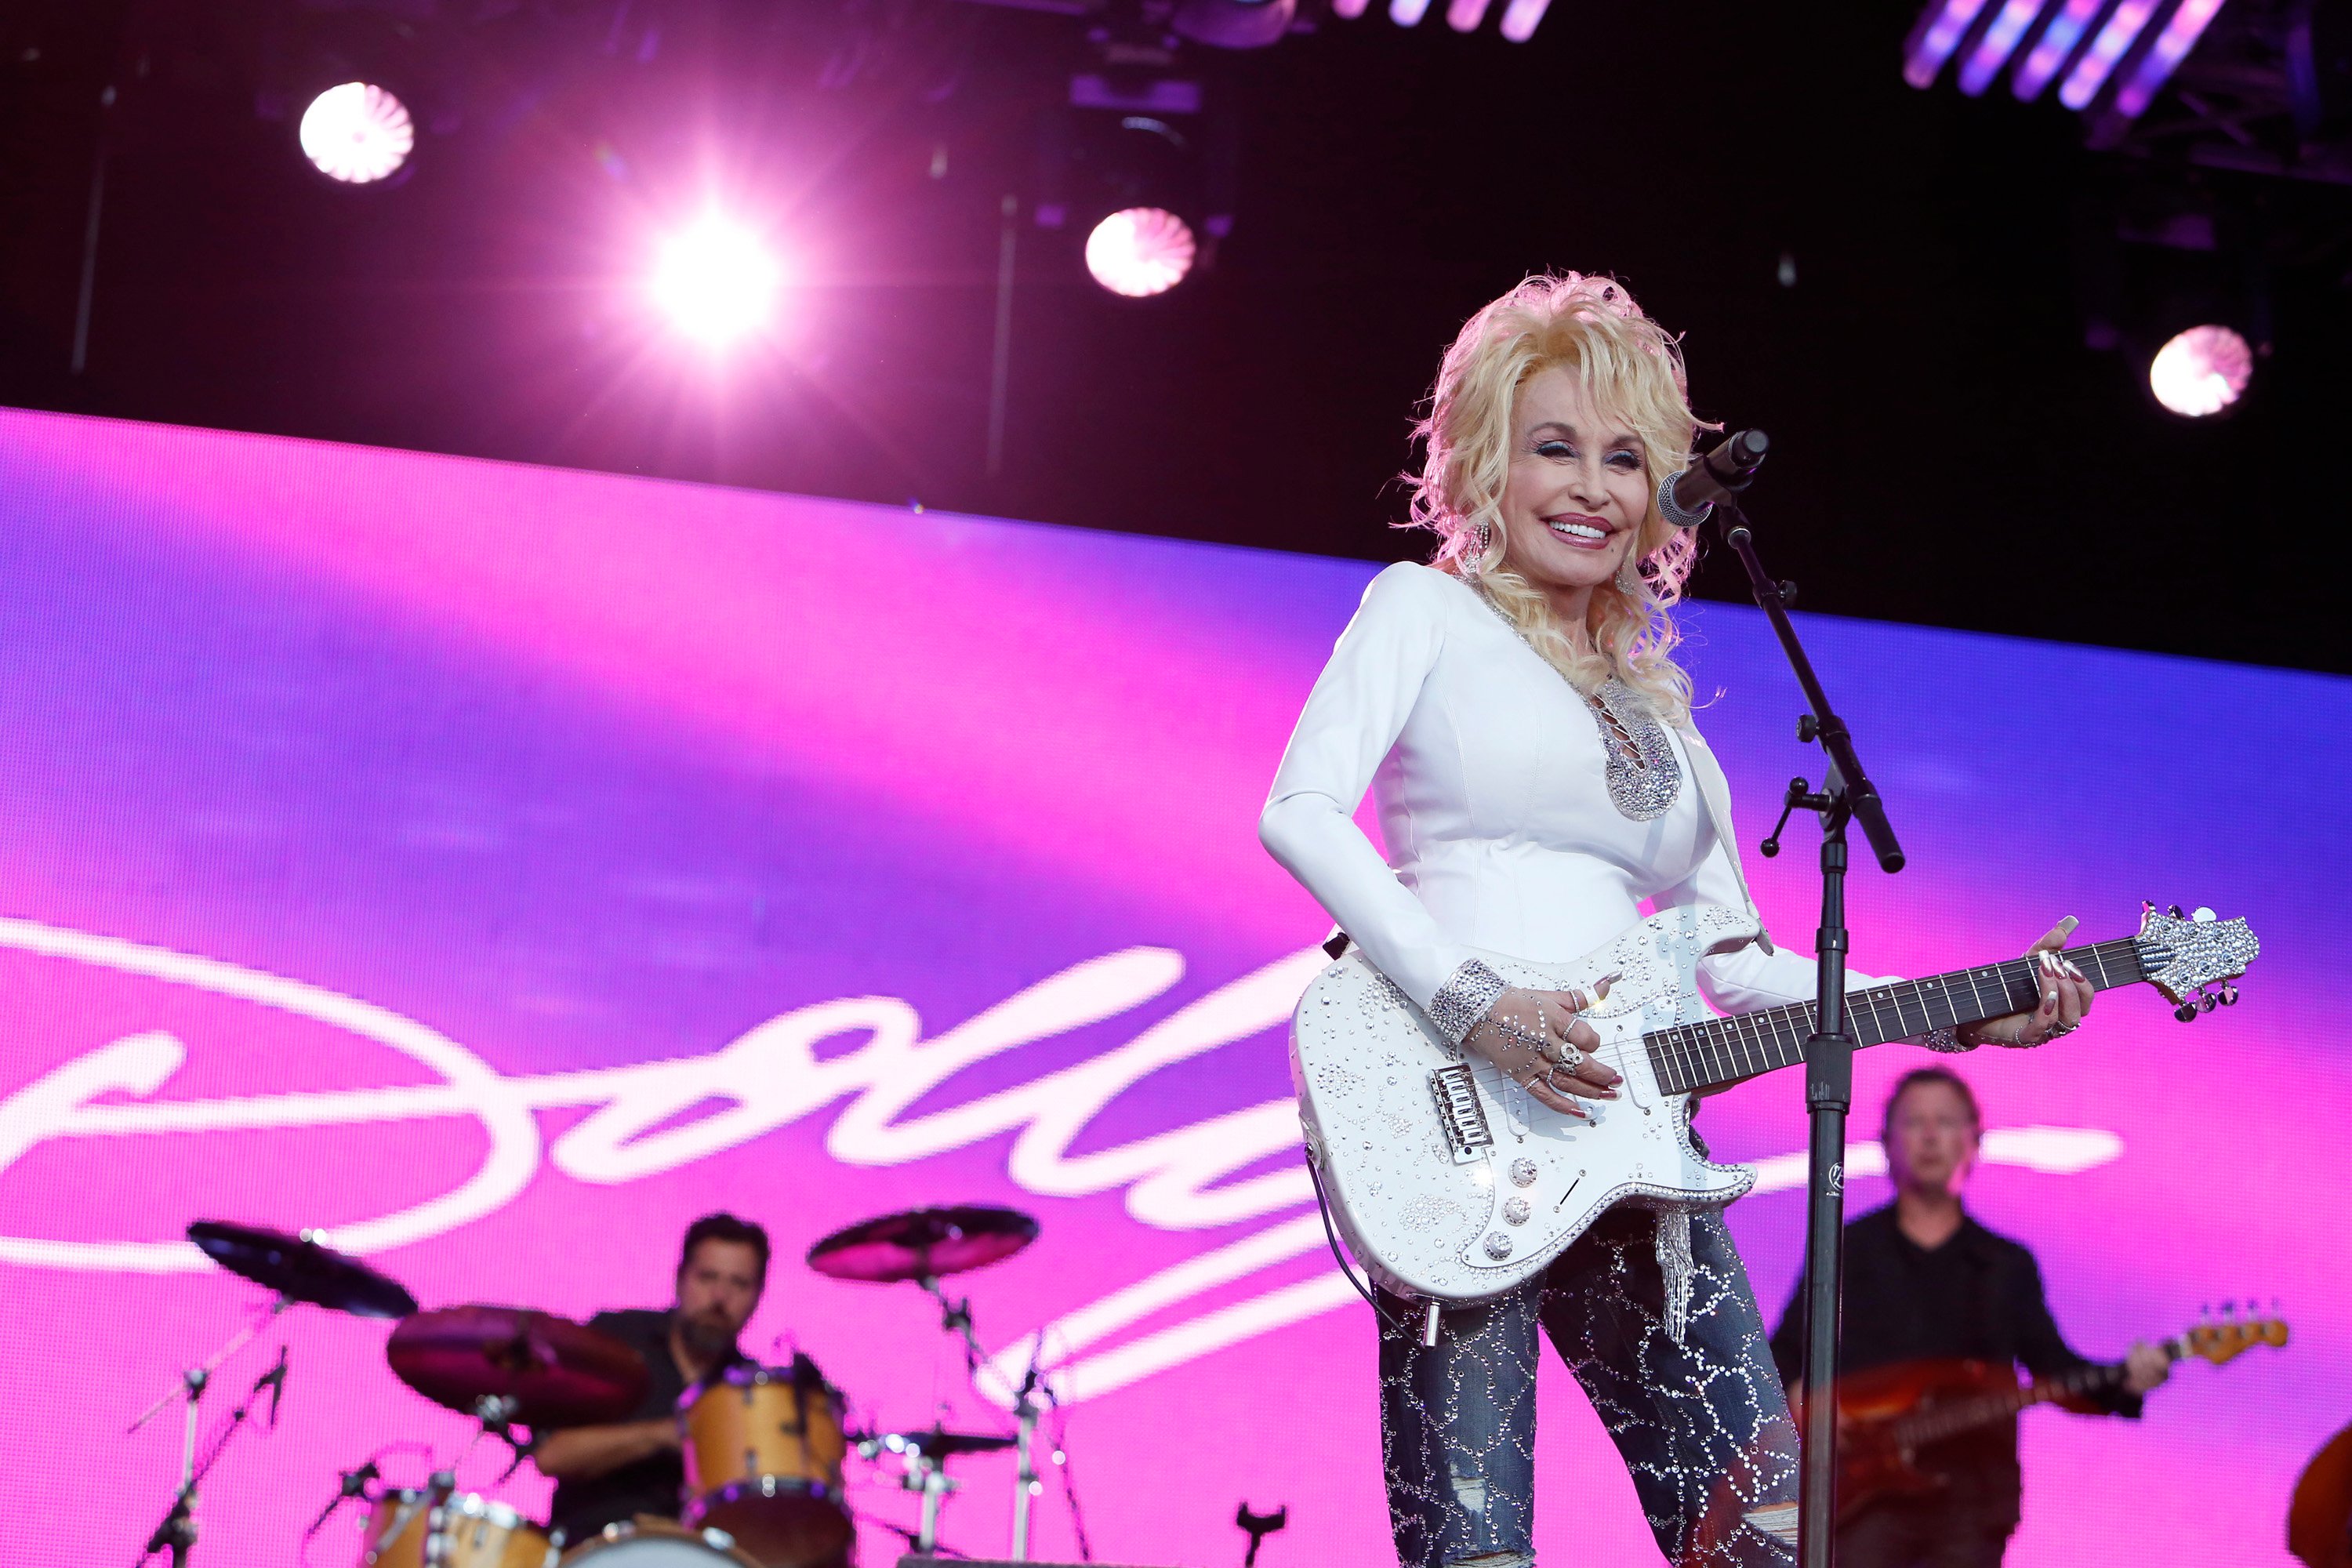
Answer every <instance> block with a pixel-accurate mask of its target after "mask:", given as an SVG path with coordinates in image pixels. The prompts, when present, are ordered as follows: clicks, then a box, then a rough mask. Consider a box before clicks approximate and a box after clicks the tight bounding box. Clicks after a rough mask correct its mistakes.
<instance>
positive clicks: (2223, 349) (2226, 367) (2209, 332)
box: [2147, 326, 2254, 419]
mask: <svg viewBox="0 0 2352 1568" xmlns="http://www.w3.org/2000/svg"><path fill="white" fill-rule="evenodd" d="M2253 378H2254V355H2253V351H2252V350H2251V349H2249V348H2248V347H2246V340H2245V339H2243V338H2242V337H2240V336H2239V335H2238V334H2237V333H2235V332H2233V331H2231V330H2230V329H2229V328H2227V327H2215V326H2204V327H2191V328H2189V330H2188V331H2185V332H2183V333H2181V334H2180V335H2179V337H2176V338H2174V339H2173V340H2172V341H2171V342H2168V343H2167V344H2165V345H2164V346H2163V347H2162V348H2160V349H2158V350H2157V351H2156V358H2154V359H2153V360H2151V361H2149V362H2148V366H2147V384H2148V386H2149V387H2150V388H2151V389H2153V390H2154V392H2155V393H2156V400H2157V401H2158V403H2161V404H2163V405H2165V406H2166V407H2167V408H2169V409H2171V410H2172V411H2173V412H2174V413H2175V414H2179V415H2185V416H2188V417H2189V418H2191V419H2198V418H2202V417H2203V416H2206V415H2208V414H2219V413H2221V410H2223V409H2224V408H2227V407H2229V406H2230V405H2231V404H2232V403H2235V402H2237V401H2238V399H2239V398H2240V397H2242V396H2243V395H2244V394H2245V390H2246V383H2248V382H2250V381H2252V379H2253Z"/></svg>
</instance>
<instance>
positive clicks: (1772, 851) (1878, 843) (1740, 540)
mask: <svg viewBox="0 0 2352 1568" xmlns="http://www.w3.org/2000/svg"><path fill="white" fill-rule="evenodd" d="M1765 445H1766V444H1765V440H1764V437H1763V433H1762V432H1761V431H1740V432H1738V434H1736V435H1733V436H1731V437H1727V438H1726V440H1725V441H1724V442H1723V444H1722V446H1721V447H1717V452H1723V451H1725V450H1726V449H1727V448H1728V449H1729V451H1728V456H1729V457H1730V458H1731V460H1732V461H1733V462H1734V463H1739V462H1742V461H1745V463H1746V467H1745V468H1744V469H1742V470H1741V471H1739V472H1738V474H1737V475H1736V482H1734V478H1733V477H1727V475H1726V473H1725V470H1724V468H1722V467H1721V466H1719V465H1717V464H1715V463H1713V462H1711V461H1710V462H1708V464H1707V466H1708V468H1710V470H1711V471H1712V472H1713V473H1714V475H1715V477H1716V479H1717V481H1718V482H1720V483H1722V484H1723V485H1724V486H1725V488H1726V489H1728V490H1730V491H1731V492H1732V494H1733V499H1732V500H1727V501H1725V502H1722V503H1719V504H1718V505H1717V512H1718V513H1719V514H1720V521H1721V525H1722V530H1723V542H1725V543H1726V544H1727V545H1729V546H1730V547H1731V549H1732V551H1733V552H1734V553H1736V554H1737V555H1738V557H1739V563H1740V564H1741V565H1742V566H1743V567H1745V568H1746V569H1747V572H1748V586H1749V588H1750V589H1751V590H1752V591H1753V593H1754V594H1755V596H1756V603H1757V605H1758V606H1759V607H1760V608H1761V609H1762V610H1763V612H1764V616H1765V618H1766V619H1767V620H1769V621H1770V622H1771V624H1772V633H1773V636H1774V637H1777V638H1778V639H1779V640H1780V651H1781V652H1782V653H1783V654H1784V655H1786V656H1787V658H1788V660H1789V668H1790V669H1791V670H1793V671H1794V672H1795V674H1796V677H1797V684H1798V686H1799V687H1801V689H1803V692H1804V696H1805V704H1806V708H1807V710H1808V711H1806V712H1805V713H1803V714H1802V715H1801V716H1800V717H1799V719H1798V721H1797V739H1798V740H1799V741H1800V742H1806V743H1811V742H1820V743H1821V748H1822V751H1823V752H1825V753H1827V756H1828V760H1829V766H1828V770H1827V773H1825V775H1824V776H1823V778H1822V787H1821V788H1820V789H1819V790H1818V791H1816V790H1814V789H1813V788H1812V787H1811V785H1810V784H1807V783H1806V781H1805V780H1803V779H1795V780H1792V781H1790V784H1789V790H1788V795H1787V797H1786V809H1785V810H1784V811H1783V812H1782V813H1781V816H1780V822H1781V825H1782V826H1786V824H1787V822H1788V820H1789V816H1790V814H1791V813H1793V812H1796V811H1799V810H1804V811H1810V812H1812V813H1814V814H1815V815H1816V816H1818V817H1819V818H1820V820H1821V825H1822V921H1821V925H1820V928H1819V929H1818V930H1817V931H1815V932H1814V937H1813V951H1814V952H1815V953H1816V954H1817V955H1818V968H1817V972H1816V977H1815V987H1814V994H1813V1019H1814V1025H1813V1032H1812V1034H1811V1036H1810V1037H1808V1038H1807V1039H1806V1041H1805V1105H1806V1108H1807V1110H1809V1111H1810V1112H1811V1122H1812V1127H1811V1139H1810V1142H1809V1146H1808V1163H1809V1169H1808V1179H1807V1206H1806V1226H1805V1274H1804V1287H1803V1289H1802V1292H1801V1300H1803V1302H1804V1308H1805V1316H1804V1324H1805V1360H1804V1373H1803V1387H1804V1390H1805V1400H1804V1405H1803V1408H1802V1410H1801V1411H1800V1412H1799V1413H1798V1415H1799V1419H1800V1420H1801V1423H1802V1441H1801V1447H1800V1449H1799V1457H1798V1514H1797V1531H1798V1537H1797V1560H1798V1563H1799V1564H1800V1565H1801V1568H1831V1564H1832V1563H1833V1562H1834V1561H1835V1559H1836V1555H1837V1440H1838V1433H1837V1400H1836V1399H1835V1398H1834V1397H1833V1396H1832V1394H1831V1392H1830V1391H1831V1390H1832V1388H1833V1387H1835V1385H1836V1380H1837V1354H1838V1326H1839V1325H1838V1314H1839V1310H1840V1303H1839V1291H1840V1288H1841V1285H1842V1283H1843V1273H1844V1268H1845V1137H1846V1113H1847V1112H1848V1111H1849V1110H1851V1109H1852V1108H1853V1050H1854V1047H1853V1034H1852V1032H1851V1031H1850V1030H1849V1029H1848V1028H1847V1026H1846V1021H1845V955H1846V952H1847V950H1848V948H1849V947H1850V946H1851V943H1852V937H1851V934H1850V933H1849V932H1848V931H1847V929H1846V923H1845V874H1846V828H1847V826H1848V825H1849V824H1852V823H1859V824H1860V825H1861V826H1862V831H1863V836H1864V837H1866V838H1867V839H1868V840H1869V841H1870V847H1871V850H1872V852H1873V854H1874V856H1875V858H1877V861H1878V864H1879V867H1880V868H1881V869H1882V870H1885V871H1887V872H1889V873H1893V872H1896V871H1900V870H1901V869H1903V867H1904V863H1905V856H1904V853H1903V846H1902V845H1901V844H1900V843H1898V842H1897V841H1896V839H1895V829H1894V828H1893V827H1891V826H1888V824H1887V821H1886V807H1885V802H1883V801H1882V800H1881V799H1880V798H1879V795H1878V790H1877V788H1876V786H1875V785H1874V784H1872V783H1871V782H1870V775H1869V774H1867V773H1864V771H1863V767H1862V762H1861V760H1860V759H1859V758H1858V757H1856V756H1855V754H1854V749H1853V731H1851V730H1849V729H1848V728H1847V726H1846V721H1844V720H1843V719H1842V718H1840V717H1839V716H1838V714H1837V712H1836V711H1835V710H1833V709H1832V708H1831V706H1830V700H1829V697H1828V696H1827V694H1826V693H1824V692H1823V691H1822V683H1821V679H1820V677H1818V676H1817V675H1815V674H1814V673H1813V665H1812V660H1811V658H1807V657H1806V654H1805V648H1804V644H1803V643H1802V642H1801V641H1800V640H1799V639H1798V637H1797V628H1796V626H1794V625H1793V624H1792V623H1791V622H1790V619H1789V606H1790V605H1791V604H1793V603H1794V602H1795V601H1796V597H1797V585H1796V584H1794V583H1783V582H1780V581H1779V580H1777V579H1776V578H1774V577H1773V576H1772V575H1771V574H1769V573H1768V572H1767V571H1765V569H1764V563H1763V562H1762V560H1761V559H1760V558H1759V557H1758V555H1757V553H1756V536H1755V534H1754V533H1753V532H1751V531H1749V528H1748V516H1747V514H1746V513H1745V512H1743V511H1742V510H1740V509H1739V505H1738V500H1737V496H1738V492H1740V491H1743V490H1745V489H1747V488H1748V483H1749V481H1750V479H1752V478H1753V477H1754V470H1755V468H1756V465H1757V464H1759V463H1761V462H1762V461H1763V458H1764V452H1765ZM1743 455H1745V456H1743ZM1708 456H1709V458H1713V457H1714V456H1715V454H1714V453H1710V454H1709V455H1708ZM1761 848H1762V849H1763V851H1764V853H1765V855H1766V856H1768V857H1769V856H1773V855H1777V854H1779V853H1780V827H1777V826H1776V827H1775V828H1774V829H1773V830H1772V836H1771V837H1769V838H1768V839H1766V840H1765V841H1764V843H1763V844H1762V846H1761Z"/></svg>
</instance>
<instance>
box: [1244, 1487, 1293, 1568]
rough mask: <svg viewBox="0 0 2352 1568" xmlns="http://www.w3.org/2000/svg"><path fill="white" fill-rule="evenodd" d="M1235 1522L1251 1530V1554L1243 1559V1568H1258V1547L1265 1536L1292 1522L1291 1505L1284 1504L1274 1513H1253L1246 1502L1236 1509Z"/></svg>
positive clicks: (1261, 1544)
mask: <svg viewBox="0 0 2352 1568" xmlns="http://www.w3.org/2000/svg"><path fill="white" fill-rule="evenodd" d="M1234 1523H1235V1524H1237V1525H1239V1526H1241V1528H1242V1529H1244V1530H1246V1531H1249V1538H1250V1543H1249V1554H1248V1555H1247V1556H1245V1557H1244V1558H1243V1559H1242V1568H1257V1549H1258V1548H1259V1547H1260V1546H1263V1545H1264V1544H1265V1538H1266V1537H1267V1536H1269V1535H1272V1534H1273V1533H1274V1532H1275V1531H1277V1530H1281V1529H1284V1528H1285V1527H1286V1526H1287V1525H1288V1524H1289V1523H1290V1505H1289V1504H1288V1503H1285V1504H1283V1505H1282V1506H1281V1507H1280V1508H1278V1509H1276V1510H1274V1511H1273V1512H1272V1513H1252V1512H1251V1511H1250V1505H1249V1504H1248V1503H1246V1502H1244V1504H1242V1505H1241V1507H1240V1508H1238V1509H1236V1510H1234Z"/></svg>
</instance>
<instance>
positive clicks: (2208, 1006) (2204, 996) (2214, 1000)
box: [2197, 990, 2221, 1013]
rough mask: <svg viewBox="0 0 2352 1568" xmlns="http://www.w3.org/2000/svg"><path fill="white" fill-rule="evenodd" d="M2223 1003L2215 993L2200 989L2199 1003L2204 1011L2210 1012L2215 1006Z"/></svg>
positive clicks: (2198, 994)
mask: <svg viewBox="0 0 2352 1568" xmlns="http://www.w3.org/2000/svg"><path fill="white" fill-rule="evenodd" d="M2197 1005H2198V1006H2199V1007H2200V1008H2202V1009H2203V1010H2204V1011H2206V1012H2208V1013H2210V1012H2211V1011H2212V1010H2213V1009H2214V1008H2216V1007H2219V1006H2220V1005H2221V998H2220V997H2219V996H2216V995H2214V994H2212V993H2211V992H2210V991H2205V990H2200V991H2199V992H2198V993H2197Z"/></svg>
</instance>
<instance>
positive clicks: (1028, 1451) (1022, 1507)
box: [909, 1274, 1052, 1563]
mask: <svg viewBox="0 0 2352 1568" xmlns="http://www.w3.org/2000/svg"><path fill="white" fill-rule="evenodd" d="M918 1283H919V1284H920V1285H921V1286H922V1288H923V1289H926V1290H929V1292H930V1293H931V1294H932V1295H934V1296H936V1297H938V1298H939V1302H940V1331H941V1332H943V1333H951V1334H959V1335H961V1336H962V1339H963V1366H964V1374H965V1375H966V1376H967V1377H977V1376H979V1375H980V1369H981V1366H982V1363H985V1362H986V1361H987V1359H988V1355H987V1352H985V1351H983V1350H982V1349H981V1344H980V1335H979V1333H978V1332H977V1331H974V1329H973V1328H972V1324H971V1297H969V1296H967V1297H965V1298H964V1299H963V1300H961V1301H958V1300H952V1299H950V1297H949V1295H948V1293H947V1292H946V1291H945V1290H943V1289H940V1281H939V1278H938V1276H936V1275H931V1274H926V1275H924V1276H923V1277H922V1279H920V1280H919V1281H918ZM1040 1348H1041V1349H1042V1348H1043V1347H1042V1346H1041V1347H1040ZM1042 1382H1043V1380H1042V1379H1041V1378H1040V1377H1039V1376H1038V1375H1037V1357H1036V1355H1035V1354H1034V1353H1033V1354H1032V1355H1031V1356H1030V1358H1029V1372H1028V1375H1027V1376H1025V1377H1024V1378H1023V1379H1022V1380H1021V1386H1020V1388H1019V1389H1017V1390H1016V1391H1015V1392H1014V1394H1013V1418H1014V1420H1015V1421H1016V1422H1017V1423H1018V1430H1019V1432H1020V1439H1019V1442H1018V1444H1017V1446H1016V1447H1015V1448H1014V1450H1013V1452H1014V1455H1015V1463H1014V1466H1013V1562H1015V1563H1026V1562H1028V1561H1029V1509H1030V1504H1031V1503H1032V1502H1033V1501H1034V1500H1035V1499H1036V1496H1037V1494H1038V1493H1039V1492H1041V1491H1043V1490H1044V1489H1045V1484H1044V1483H1043V1482H1042V1481H1040V1480H1039V1479H1038V1478H1037V1464H1036V1458H1035V1454H1034V1449H1035V1447H1036V1438H1037V1418H1038V1416H1040V1415H1043V1414H1044V1413H1045V1410H1044V1406H1042V1405H1039V1404H1038V1403H1037V1402H1036V1400H1034V1399H1033V1398H1032V1397H1030V1396H1031V1394H1034V1393H1035V1392H1036V1390H1037V1389H1038V1387H1039V1385H1040V1384H1041V1383H1042ZM1046 1397H1048V1398H1051V1397H1052V1392H1051V1391H1050V1390H1048V1391H1047V1394H1046ZM940 1480H941V1482H943V1483H945V1484H946V1486H947V1487H948V1489H950V1490H952V1489H955V1487H956V1485H957V1483H954V1482H949V1481H948V1480H947V1478H946V1476H945V1475H944V1474H942V1475H941V1476H940ZM909 1489H912V1486H911V1483H909ZM936 1507H937V1505H936V1504H935V1503H934V1502H933V1500H932V1499H931V1495H930V1494H929V1492H928V1491H927V1492H925V1494H924V1498H923V1510H924V1513H923V1517H924V1520H925V1521H926V1522H925V1525H924V1529H925V1532H926V1538H927V1542H928V1537H929V1531H930V1525H929V1521H930V1519H931V1517H932V1514H933V1513H934V1511H935V1510H936ZM922 1550H923V1551H926V1552H928V1551H929V1550H930V1547H929V1544H928V1543H926V1544H925V1545H924V1546H923V1547H922Z"/></svg>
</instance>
